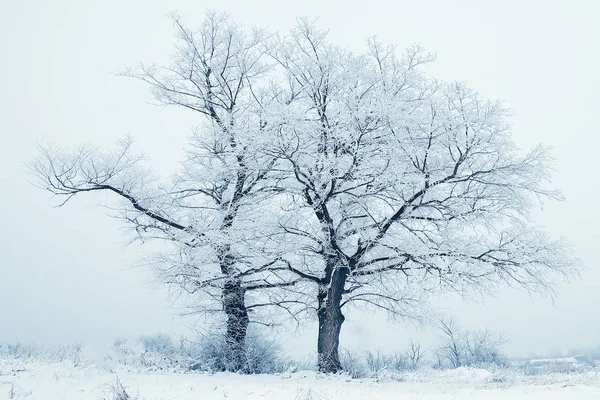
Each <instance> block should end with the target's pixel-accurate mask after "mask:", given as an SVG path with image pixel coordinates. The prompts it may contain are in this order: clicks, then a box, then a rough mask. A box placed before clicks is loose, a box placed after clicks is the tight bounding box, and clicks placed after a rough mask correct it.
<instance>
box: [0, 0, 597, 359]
mask: <svg viewBox="0 0 600 400" xmlns="http://www.w3.org/2000/svg"><path fill="white" fill-rule="evenodd" d="M207 8H215V9H217V10H220V11H227V12H229V13H230V14H231V15H232V17H233V18H234V19H235V20H237V21H239V22H242V23H244V24H253V25H258V26H265V27H269V28H271V29H277V30H287V29H289V28H290V27H291V26H292V25H293V23H294V21H295V18H296V17H297V16H307V15H310V16H318V17H320V24H321V26H322V27H326V28H329V29H330V34H331V38H332V41H334V42H336V43H338V44H340V45H344V46H347V47H349V48H353V49H357V50H360V49H361V48H362V46H363V44H364V40H365V39H366V38H367V37H369V36H372V35H374V34H377V35H378V36H379V37H380V39H381V40H382V41H384V42H386V43H390V44H397V45H398V46H400V47H401V48H402V47H404V46H407V45H410V44H412V43H416V42H418V43H421V44H422V45H423V46H424V47H425V48H426V49H428V50H429V51H432V52H437V55H438V60H437V61H436V62H435V64H434V66H433V67H432V71H433V72H434V73H435V74H436V76H438V77H441V78H444V79H447V80H454V79H455V80H464V81H467V82H468V83H469V84H470V86H472V87H474V88H475V89H477V90H479V91H480V92H481V93H482V94H483V95H484V96H486V97H488V98H492V99H493V98H500V99H503V100H505V101H506V105H507V106H508V107H510V108H511V109H513V110H514V111H515V117H514V118H513V124H514V128H513V129H514V137H515V141H516V142H517V144H518V145H519V146H521V147H522V148H528V147H531V146H532V145H535V144H537V143H538V142H544V143H545V144H547V145H550V146H552V147H553V148H554V150H553V154H554V157H555V158H556V168H557V171H556V173H555V174H554V175H553V176H554V179H553V185H555V187H557V188H560V189H562V190H563V193H564V195H565V196H566V198H567V200H566V201H564V202H562V203H553V204H547V205H546V206H545V209H544V212H540V213H539V216H538V221H539V222H540V223H542V224H544V225H545V226H546V227H547V229H548V231H549V232H551V233H552V234H555V235H565V236H566V237H567V238H568V239H569V241H570V242H571V243H572V244H573V246H574V247H575V249H576V251H577V252H578V253H579V255H580V257H581V259H582V260H583V262H584V264H585V266H586V267H587V269H586V270H585V271H584V272H583V274H582V277H581V279H579V280H574V281H573V282H571V284H570V285H566V284H564V285H561V286H560V295H559V297H558V298H557V299H556V301H555V303H554V304H553V303H552V302H551V301H550V300H548V299H546V298H542V297H540V296H530V295H528V294H527V293H523V292H519V291H515V290H504V291H501V292H500V293H498V295H497V296H496V297H495V298H490V299H488V301H487V302H486V304H482V303H473V302H464V301H460V300H457V299H453V298H450V299H440V300H439V304H443V305H444V307H446V308H447V310H448V312H451V313H452V314H453V315H455V316H456V318H457V319H458V321H459V322H460V323H462V324H464V325H467V326H469V327H473V328H482V327H489V328H491V329H494V330H499V331H504V332H505V333H506V334H507V336H508V338H509V339H510V342H509V344H508V345H507V347H506V350H507V351H508V352H509V353H510V354H529V353H532V352H540V353H541V352H546V351H549V350H553V349H569V348H573V347H579V346H587V345H593V344H596V343H600V317H598V311H597V309H598V306H599V304H600V283H599V282H600V268H599V267H598V265H597V261H596V258H597V257H596V250H595V249H598V248H599V247H600V230H599V228H598V227H599V226H600V207H598V205H597V201H598V199H599V198H600V189H599V185H598V184H597V183H596V181H597V180H598V171H599V168H598V165H597V162H598V159H599V150H600V146H599V144H600V139H598V129H597V125H596V117H597V115H598V112H599V111H598V110H600V78H599V77H598V71H600V46H599V45H598V40H599V38H600V25H599V24H598V22H597V19H598V15H600V2H597V1H594V0H589V1H583V0H579V1H573V0H571V1H566V0H564V1H557V0H555V1H548V0H521V1H513V0H508V1H496V2H491V1H481V0H479V1H476V0H473V1H467V0H455V1H447V0H436V1H433V0H431V1H394V2H392V1H381V0H370V1H368V2H363V1H361V2H359V1H315V0H303V1H298V2H282V1H266V0H254V1H241V0H237V1H231V0H221V1H219V2H214V1H213V2H210V1H202V0H193V1H170V2H165V1H158V0H143V1H142V0H127V1H124V0H121V1H116V0H106V1H102V2H97V1H94V2H92V1H81V0H77V1H75V0H73V1H67V0H54V1H49V0H38V1H36V2H34V1H20V2H16V1H15V2H7V3H6V4H4V5H3V6H2V9H1V12H0V51H2V58H1V59H2V62H0V76H1V77H2V85H1V88H2V95H1V96H0V123H1V124H2V125H1V128H0V134H1V135H2V141H1V142H0V143H1V144H0V146H1V147H0V148H1V149H2V152H1V156H0V210H1V213H2V217H1V219H0V221H2V225H3V226H2V228H3V229H1V230H0V342H5V341H13V340H20V341H24V342H27V341H39V342H50V343H58V342H62V343H72V342H81V343H84V344H90V345H95V346H105V345H106V344H107V343H110V342H111V341H112V340H113V339H114V338H115V337H117V336H121V337H130V336H136V335H140V334H150V333H156V332H166V333H185V332H186V329H187V328H186V327H187V326H188V325H189V321H185V320H182V319H181V318H179V317H177V313H178V312H177V310H173V309H172V308H170V302H169V301H168V299H167V297H166V293H165V291H164V290H163V289H161V288H160V287H156V285H151V284H150V280H151V279H150V278H151V276H150V275H149V274H147V273H146V272H145V271H143V270H140V269H135V268H132V266H133V265H135V263H136V261H137V260H139V257H140V256H142V255H143V254H144V252H145V249H144V247H141V248H140V247H138V246H129V247H124V243H125V237H124V235H123V234H122V232H120V231H119V228H120V226H121V225H120V222H119V221H117V220H113V219H111V218H109V217H107V216H106V211H105V210H104V209H102V208H100V207H95V206H94V205H95V204H97V203H98V201H99V200H101V199H99V198H98V197H94V196H81V197H79V198H77V199H75V200H74V201H72V203H70V204H68V206H66V207H63V208H60V209H56V208H52V207H53V205H55V204H56V199H53V198H52V196H51V195H50V194H49V193H45V192H43V191H41V190H39V189H36V188H35V187H33V186H32V185H31V184H30V183H28V180H29V179H30V177H29V176H28V175H27V173H26V169H25V167H24V162H25V161H27V160H29V159H31V158H32V157H33V156H34V155H35V150H36V149H35V143H36V141H40V140H41V141H44V142H55V143H58V144H62V145H75V144H78V143H81V142H88V143H92V144H97V145H110V144H112V143H113V142H114V141H116V140H118V139H120V138H122V137H123V136H124V135H125V134H131V135H132V136H133V137H134V138H135V139H136V140H137V142H138V146H139V148H140V149H143V150H144V152H145V153H146V155H147V156H148V157H149V158H150V159H151V160H152V161H153V165H154V166H155V168H156V170H157V172H160V173H164V174H165V175H166V174H168V173H169V172H170V170H171V169H173V168H174V167H176V165H177V164H176V163H177V160H179V159H180V157H181V154H182V153H181V148H182V147H183V146H184V144H185V140H186V138H187V136H188V135H189V133H190V129H191V127H192V125H194V124H196V123H197V121H198V118H199V117H198V116H197V115H194V114H193V113H191V112H186V111H184V110H177V109H172V108H162V107H157V106H154V105H151V104H150V101H151V97H150V94H149V92H148V90H147V87H145V86H144V85H143V84H142V83H139V82H135V81H132V80H128V79H125V78H119V77H116V76H114V74H113V73H115V72H118V71H120V70H122V68H123V67H125V66H127V65H133V64H134V63H136V62H138V61H144V62H157V63H159V64H160V63H166V62H168V60H169V59H168V56H169V55H170V54H171V53H172V52H173V47H172V45H173V42H174V39H173V33H174V30H173V29H172V26H171V22H170V20H169V19H168V18H167V15H168V14H169V13H170V12H171V11H174V10H177V11H178V12H179V13H180V14H181V16H182V17H183V18H184V20H185V21H186V23H187V24H188V25H189V26H194V25H196V24H197V23H199V21H200V20H201V19H202V18H203V14H204V11H205V10H206V9H207ZM294 335H295V337H294V338H293V340H291V341H290V342H289V343H295V344H296V354H300V353H308V352H310V351H313V346H314V345H313V343H314V342H315V337H314V336H315V335H316V332H315V327H314V325H313V324H309V325H308V326H307V327H306V328H305V329H304V330H302V331H300V332H298V333H294ZM410 336H412V337H415V338H419V337H421V338H423V340H424V341H428V340H431V334H430V333H427V332H425V331H423V330H421V331H415V330H414V329H412V328H410V329H409V328H407V327H406V326H405V325H403V324H391V323H388V322H387V319H386V316H385V315H381V316H368V317H366V316H364V315H361V314H350V315H347V322H346V324H345V325H344V329H343V333H342V346H345V347H357V346H360V347H362V348H366V349H377V348H382V349H384V350H394V349H397V346H400V347H402V346H403V340H406V339H407V338H408V337H410Z"/></svg>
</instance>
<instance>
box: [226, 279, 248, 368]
mask: <svg viewBox="0 0 600 400" xmlns="http://www.w3.org/2000/svg"><path fill="white" fill-rule="evenodd" d="M245 295H246V290H245V289H244V288H243V287H242V285H241V282H240V281H239V280H231V281H228V282H226V283H225V287H224V288H223V298H222V301H223V310H224V311H225V314H227V332H226V333H225V345H226V350H227V354H226V355H225V360H224V362H225V366H224V368H225V370H227V371H233V372H247V370H248V363H247V361H248V360H247V356H246V332H247V331H248V322H249V319H248V309H247V308H246V304H245Z"/></svg>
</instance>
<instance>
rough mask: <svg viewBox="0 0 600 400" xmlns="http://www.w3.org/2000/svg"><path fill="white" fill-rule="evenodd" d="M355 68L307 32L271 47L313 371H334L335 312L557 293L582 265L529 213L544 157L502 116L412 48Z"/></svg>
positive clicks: (380, 54)
mask: <svg viewBox="0 0 600 400" xmlns="http://www.w3.org/2000/svg"><path fill="white" fill-rule="evenodd" d="M368 49H369V51H368V54H365V55H356V54H353V53H351V52H349V51H346V50H343V49H341V48H338V47H336V46H334V45H332V44H330V43H329V42H328V40H327V35H326V33H325V32H323V31H320V30H318V29H317V28H315V26H314V25H313V24H312V23H311V22H310V21H307V20H301V21H300V22H299V24H298V26H297V27H296V28H295V29H294V30H293V31H292V32H291V33H290V34H289V35H287V36H285V37H283V38H279V39H278V40H277V45H273V46H271V51H270V54H271V55H272V56H273V57H274V59H275V60H276V61H277V62H278V63H279V67H280V69H281V70H282V71H283V73H284V74H285V76H286V77H287V82H286V85H285V88H286V89H282V91H281V94H280V96H279V99H280V107H281V109H280V110H276V111H275V112H274V113H275V114H274V116H273V118H279V122H278V123H279V124H280V125H281V126H282V129H281V130H280V132H281V133H280V137H281V139H280V142H279V143H280V144H281V145H280V146H279V148H278V150H274V151H279V154H278V156H279V157H281V158H283V159H285V160H287V169H288V176H289V180H288V181H286V183H285V187H286V191H287V192H288V193H289V195H290V198H292V199H293V202H291V203H292V204H294V205H295V208H293V209H291V210H290V212H289V213H287V214H286V215H283V216H282V219H281V220H282V228H283V231H284V233H283V236H284V238H285V240H284V241H286V242H287V243H294V244H295V246H291V247H290V252H291V253H293V256H291V257H290V258H289V259H288V260H289V261H290V262H291V264H292V265H293V266H294V269H295V271H296V273H297V275H298V277H299V278H301V279H303V280H309V281H312V282H313V283H314V287H315V293H314V295H315V300H314V302H315V303H316V308H317V316H318V321H319V332H318V345H317V347H318V355H319V360H318V362H319V368H320V370H322V371H326V372H337V371H339V370H340V369H341V364H340V361H339V356H338V345H339V336H340V330H341V327H342V323H343V322H344V314H343V313H342V307H344V306H345V305H347V304H357V303H359V302H360V303H362V304H364V305H368V306H373V307H376V308H380V309H384V310H386V311H388V312H390V313H392V314H393V315H406V314H411V313H413V312H415V311H418V310H415V307H420V306H422V305H423V304H425V301H426V298H425V295H426V294H428V293H439V292H441V291H456V292H459V293H466V292H467V291H468V290H470V289H474V290H479V291H485V290H491V289H493V288H495V287H497V286H498V285H500V284H508V285H517V286H521V287H524V288H526V289H528V290H533V291H538V290H539V291H546V290H548V289H551V287H552V279H553V278H555V275H557V274H559V275H569V274H570V273H572V272H574V271H575V270H576V268H575V266H576V262H574V257H573V255H572V254H571V253H570V251H569V248H568V247H567V246H565V245H564V243H563V242H562V241H557V240H552V239H550V238H549V237H548V236H547V235H546V234H545V233H544V232H543V231H541V230H539V229H538V228H536V227H535V225H534V224H533V223H532V221H531V220H530V218H529V215H530V211H531V210H532V208H533V207H534V206H535V205H536V204H538V201H541V200H542V199H560V198H561V196H560V193H559V192H557V191H555V190H551V189H548V188H547V186H546V184H547V183H548V178H549V175H548V171H549V167H550V161H551V159H550V156H549V155H548V151H547V149H545V148H544V147H541V146H540V147H536V148H535V149H533V150H531V151H530V152H528V153H527V154H520V153H519V152H518V151H517V149H516V147H515V145H514V143H513V141H512V139H511V135H510V130H509V124H508V122H507V115H508V113H507V111H506V110H505V109H504V108H503V107H502V105H501V104H500V103H498V102H490V101H486V100H484V99H483V98H481V97H480V96H479V95H478V94H477V93H476V92H475V91H473V90H471V89H469V88H468V87H467V86H466V85H465V84H463V83H454V82H453V83H442V82H437V81H435V80H433V79H430V78H428V77H427V76H426V75H425V74H424V72H423V67H424V66H425V65H426V64H427V63H429V62H431V61H432V59H433V57H432V56H431V55H429V54H426V53H424V52H423V51H422V50H421V49H420V48H419V47H418V46H414V47H411V48H409V49H407V50H406V51H405V52H404V53H403V55H402V56H401V57H397V56H396V53H395V50H394V48H393V47H385V46H383V45H382V44H380V43H379V42H378V41H376V40H371V41H369V42H368Z"/></svg>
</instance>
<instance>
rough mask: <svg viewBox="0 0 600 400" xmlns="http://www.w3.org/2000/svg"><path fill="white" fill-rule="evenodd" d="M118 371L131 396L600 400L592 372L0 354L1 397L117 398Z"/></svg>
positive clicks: (134, 399)
mask: <svg viewBox="0 0 600 400" xmlns="http://www.w3.org/2000/svg"><path fill="white" fill-rule="evenodd" d="M117 377H118V379H119V380H120V381H121V383H122V385H123V387H124V388H125V389H126V391H127V393H128V394H129V396H130V397H129V398H130V399H131V400H142V399H143V400H171V399H182V400H187V399H190V400H191V399H194V400H198V399H202V400H216V399H219V400H221V399H234V400H235V399H240V400H241V399H250V400H252V399H261V400H265V399H267V400H268V399H277V400H285V399H290V400H338V399H340V400H341V399H343V400H354V399H390V400H391V399H394V400H403V399H418V400H421V399H422V400H425V399H431V400H433V399H435V400H440V399H442V400H443V399H456V400H461V399H483V400H488V399H507V400H508V399H511V400H518V399H533V400H538V399H539V400H542V399H543V400H558V399H578V400H588V399H589V400H592V399H593V400H597V399H600V376H599V375H598V373H597V372H593V371H592V372H586V373H578V374H553V375H543V376H529V377H526V376H522V375H518V374H517V373H515V372H512V371H509V370H498V371H487V370H483V369H474V368H458V369H455V370H449V371H435V370H426V371H420V372H415V373H410V374H404V375H402V376H400V377H395V378H393V379H392V378H391V377H383V378H380V379H350V378H349V377H348V376H344V375H336V376H330V375H329V376H328V375H323V374H320V373H317V372H313V371H299V372H293V373H284V374H275V375H251V376H244V375H238V374H232V373H215V374H208V373H204V374H183V373H174V372H162V371H127V370H125V369H122V368H121V369H117V370H111V369H108V368H99V367H97V366H95V365H93V364H89V365H79V366H74V365H73V363H45V362H39V361H22V360H0V399H14V400H21V399H27V400H34V399H40V400H59V399H60V400H88V399H89V400H115V399H117V398H116V397H115V395H114V391H113V390H112V387H113V386H114V385H115V383H116V380H117Z"/></svg>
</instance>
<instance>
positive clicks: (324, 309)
mask: <svg viewBox="0 0 600 400" xmlns="http://www.w3.org/2000/svg"><path fill="white" fill-rule="evenodd" d="M347 277H348V269H347V268H338V269H334V271H333V273H332V276H331V282H330V284H329V285H328V286H326V285H321V286H319V293H318V300H319V309H318V310H317V315H318V318H319V338H318V341H317V353H318V364H319V365H318V366H319V371H321V372H326V373H337V372H340V371H341V370H342V364H341V363H340V355H339V345H340V331H341V329H342V324H343V323H344V319H345V318H344V315H343V314H342V309H341V302H342V294H343V291H344V286H345V284H346V279H347Z"/></svg>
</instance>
